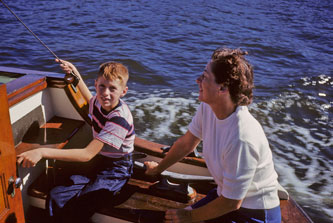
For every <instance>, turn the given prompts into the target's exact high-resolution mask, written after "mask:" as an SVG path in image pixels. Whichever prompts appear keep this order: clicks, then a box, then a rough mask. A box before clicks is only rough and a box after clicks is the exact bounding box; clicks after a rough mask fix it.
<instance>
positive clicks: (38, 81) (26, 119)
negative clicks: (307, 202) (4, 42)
mask: <svg viewBox="0 0 333 223" xmlns="http://www.w3.org/2000/svg"><path fill="white" fill-rule="evenodd" d="M0 104H1V108H0V126H1V128H0V129H1V130H0V141H1V143H0V163H1V165H0V184H1V187H0V195H1V196H0V222H6V223H10V222H18V223H21V222H30V223H36V222H45V221H46V219H47V214H46V211H45V199H46V196H47V194H48V192H49V190H50V189H51V188H52V186H53V185H54V183H55V182H57V181H59V180H61V176H64V174H66V173H67V172H66V171H68V170H70V171H72V170H73V169H74V168H75V165H74V164H73V163H69V162H67V163H66V162H59V161H54V160H47V159H43V160H41V161H40V162H39V163H38V164H37V165H36V166H35V167H32V168H22V167H20V166H19V165H18V164H17V163H16V155H17V154H20V153H22V152H24V151H27V150H30V149H33V148H37V147H38V146H40V145H43V146H47V147H51V148H55V149H68V148H71V147H78V148H83V147H84V146H85V145H87V143H89V141H90V140H91V128H90V119H89V117H88V116H87V115H86V114H87V113H86V111H87V109H88V103H87V101H86V100H85V99H84V98H83V97H82V95H81V93H80V91H79V89H77V88H76V86H75V84H73V83H71V82H70V81H68V79H66V78H64V75H63V74H59V73H51V72H44V71H35V70H27V69H19V68H12V67H3V66H0ZM168 148H169V147H168V145H162V144H160V143H158V142H152V141H149V140H146V139H143V138H140V137H136V140H135V152H134V155H133V157H134V164H135V165H134V174H133V176H132V178H131V179H130V181H129V182H128V184H127V185H126V186H125V187H124V188H123V191H121V192H120V193H119V195H117V196H118V198H117V199H116V200H117V203H113V204H109V203H108V202H105V205H103V207H102V208H100V209H99V210H98V211H97V212H96V213H95V214H94V215H93V217H92V221H93V222H149V223H152V222H163V218H164V212H165V210H167V209H177V208H184V207H186V206H188V205H190V204H193V203H194V202H196V201H198V200H200V199H201V198H203V197H204V196H205V194H206V193H207V192H208V191H209V190H210V189H211V188H213V187H214V186H215V183H214V181H213V179H212V177H211V176H210V174H209V172H208V170H207V167H206V165H205V162H204V160H203V159H202V158H201V157H199V156H198V155H197V154H196V153H192V154H190V155H189V156H187V157H185V158H184V159H183V160H181V161H179V162H178V163H177V164H175V165H173V166H172V167H170V168H169V169H167V170H166V171H164V172H163V173H162V174H161V175H160V176H154V177H152V176H147V175H145V174H144V171H145V168H144V165H143V162H144V161H146V160H154V161H159V160H161V159H162V158H163V157H164V156H165V154H166V153H167V151H168ZM279 197H280V200H281V211H282V222H283V223H287V222H288V223H296V222H297V223H311V222H312V220H311V219H310V218H309V216H308V215H307V214H306V213H305V211H304V210H303V209H302V208H301V207H300V206H299V205H298V204H297V203H296V202H295V200H293V199H292V197H290V196H289V194H288V192H287V191H286V190H285V189H284V188H283V187H282V186H279Z"/></svg>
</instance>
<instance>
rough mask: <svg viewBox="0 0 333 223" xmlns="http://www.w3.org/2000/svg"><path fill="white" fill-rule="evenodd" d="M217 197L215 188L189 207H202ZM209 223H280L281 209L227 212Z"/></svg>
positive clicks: (246, 209) (242, 209) (243, 209)
mask: <svg viewBox="0 0 333 223" xmlns="http://www.w3.org/2000/svg"><path fill="white" fill-rule="evenodd" d="M217 197H218V195H217V190H216V188H215V189H213V190H211V191H209V192H208V194H207V196H206V197H205V198H203V199H201V200H200V201H198V202H197V203H195V204H193V205H192V206H191V207H192V208H193V209H196V208H199V207H201V206H204V205H205V204H207V203H209V202H211V201H212V200H215V199H216V198H217ZM205 222H209V223H215V222H216V223H217V222H223V223H281V209H280V206H277V207H275V208H272V209H248V208H240V209H238V210H236V211H232V212H229V213H227V214H225V215H222V216H221V217H218V218H214V219H211V220H207V221H205Z"/></svg>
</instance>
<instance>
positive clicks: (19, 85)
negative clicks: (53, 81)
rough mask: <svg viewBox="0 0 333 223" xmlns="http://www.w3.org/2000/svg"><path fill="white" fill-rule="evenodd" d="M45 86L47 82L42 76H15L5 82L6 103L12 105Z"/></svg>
mask: <svg viewBox="0 0 333 223" xmlns="http://www.w3.org/2000/svg"><path fill="white" fill-rule="evenodd" d="M46 87H47V84H46V81H45V77H43V76H39V75H29V76H23V77H20V78H17V79H16V80H13V81H11V82H9V83H8V84H7V95H8V104H9V106H13V105H14V104H16V103H18V102H20V101H22V100H23V99H25V98H27V97H29V96H31V95H33V94H36V93H37V92H39V91H42V90H43V89H45V88H46Z"/></svg>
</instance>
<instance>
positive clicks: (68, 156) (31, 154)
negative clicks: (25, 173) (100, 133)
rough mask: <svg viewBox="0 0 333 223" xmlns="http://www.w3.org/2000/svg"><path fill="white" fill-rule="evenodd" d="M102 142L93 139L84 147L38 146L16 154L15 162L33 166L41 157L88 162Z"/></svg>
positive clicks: (24, 165) (100, 147)
mask: <svg viewBox="0 0 333 223" xmlns="http://www.w3.org/2000/svg"><path fill="white" fill-rule="evenodd" d="M103 145H104V143H103V142H101V141H99V140H97V139H93V140H92V141H91V142H90V143H89V145H88V146H87V147H85V148H84V149H52V148H44V147H43V148H38V149H34V150H30V151H27V152H24V153H21V154H20V155H18V156H17V157H18V160H17V162H18V163H19V164H20V163H22V166H23V167H33V166H35V165H36V164H37V163H38V161H39V160H41V159H42V158H47V159H57V160H63V161H72V162H88V161H89V160H91V159H92V158H93V157H94V156H96V154H97V153H98V152H99V151H101V149H102V147H103Z"/></svg>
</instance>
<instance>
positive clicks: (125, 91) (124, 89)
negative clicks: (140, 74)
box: [120, 86, 128, 98]
mask: <svg viewBox="0 0 333 223" xmlns="http://www.w3.org/2000/svg"><path fill="white" fill-rule="evenodd" d="M127 91H128V87H127V86H126V87H124V88H123V92H122V93H121V95H120V97H121V98H122V97H124V96H125V95H126V93H127Z"/></svg>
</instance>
